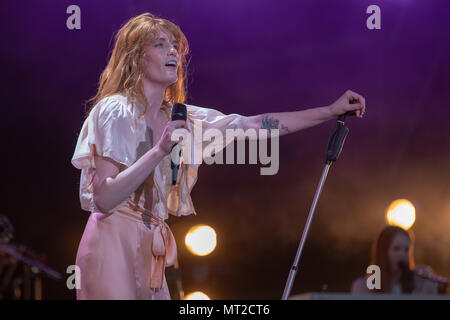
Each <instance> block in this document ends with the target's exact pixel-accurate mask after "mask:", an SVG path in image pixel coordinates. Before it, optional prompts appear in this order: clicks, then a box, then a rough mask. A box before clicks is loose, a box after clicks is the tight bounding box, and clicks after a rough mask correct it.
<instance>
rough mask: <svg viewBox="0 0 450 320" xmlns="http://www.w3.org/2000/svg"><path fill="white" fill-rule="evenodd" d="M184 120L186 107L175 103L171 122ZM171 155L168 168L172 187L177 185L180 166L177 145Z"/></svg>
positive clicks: (179, 154)
mask: <svg viewBox="0 0 450 320" xmlns="http://www.w3.org/2000/svg"><path fill="white" fill-rule="evenodd" d="M186 119H187V109H186V105H184V104H182V103H175V104H174V105H173V108H172V116H171V120H172V121H175V120H185V121H186ZM176 128H179V127H176ZM171 155H172V156H171V163H170V167H171V169H172V185H173V186H174V185H176V184H177V177H178V170H179V168H180V165H181V163H180V159H181V147H180V145H179V144H178V143H177V144H176V145H174V146H173V147H172V151H171Z"/></svg>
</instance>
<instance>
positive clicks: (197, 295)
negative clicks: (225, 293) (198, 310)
mask: <svg viewBox="0 0 450 320" xmlns="http://www.w3.org/2000/svg"><path fill="white" fill-rule="evenodd" d="M183 300H211V299H210V298H209V297H208V296H207V295H206V294H204V293H203V292H201V291H195V292H191V293H189V294H188V295H187V296H185V297H184V298H183Z"/></svg>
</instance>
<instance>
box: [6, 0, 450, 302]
mask: <svg viewBox="0 0 450 320" xmlns="http://www.w3.org/2000/svg"><path fill="white" fill-rule="evenodd" d="M372 4H376V5H378V6H379V7H380V9H381V29H379V30H369V29H368V28H367V27H366V20H367V18H368V17H369V14H367V13H366V9H367V7H368V6H370V5H372ZM70 5H78V6H79V7H80V9H81V29H79V30H76V29H74V30H69V29H68V28H67V27H66V20H67V18H68V16H69V14H67V13H66V9H67V7H68V6H70ZM0 12H1V18H0V25H1V27H0V30H1V32H2V50H1V57H2V59H1V64H2V65H1V70H2V72H1V74H2V77H1V81H2V84H1V88H2V96H1V99H2V105H3V110H4V113H3V116H2V121H1V122H2V125H1V131H2V157H1V159H2V160H1V161H2V168H3V169H2V177H3V178H2V184H1V185H2V187H1V188H2V193H1V194H2V201H1V211H0V214H2V215H6V216H8V217H9V218H10V220H11V222H12V223H13V225H14V226H15V229H16V232H15V238H14V240H13V241H15V242H17V243H22V244H24V245H26V246H28V247H30V248H33V249H34V250H36V251H37V252H41V253H43V254H45V255H46V256H47V265H48V266H50V267H51V268H53V269H56V270H57V271H58V272H61V273H63V274H64V275H65V277H66V274H65V272H66V268H67V266H69V265H71V264H74V263H75V256H76V250H77V246H78V243H79V240H80V238H81V235H82V232H83V229H84V226H85V223H86V221H87V219H88V216H89V214H88V213H87V212H83V211H82V210H81V209H80V204H79V199H78V184H79V171H78V170H76V169H75V168H74V167H72V166H71V164H70V159H71V157H72V154H73V151H74V148H75V143H76V139H77V135H78V133H79V131H80V128H81V125H82V122H83V119H84V103H85V102H86V100H88V99H89V98H91V97H92V96H93V95H94V94H95V93H96V89H97V84H98V79H99V76H100V73H101V72H102V70H103V69H104V67H105V66H106V63H107V60H108V57H109V53H110V51H111V49H112V46H113V39H114V38H113V37H114V33H115V32H116V31H117V30H118V29H119V28H120V26H121V25H123V24H124V23H125V22H126V21H127V20H128V19H130V18H131V17H134V16H136V15H139V14H141V13H144V12H151V13H153V14H156V15H157V16H159V17H162V18H165V19H168V20H170V21H172V22H174V23H175V24H177V25H178V26H180V28H181V29H182V30H183V32H184V33H185V35H186V37H187V39H188V41H189V44H190V63H189V69H188V70H189V77H188V83H189V92H188V100H187V101H186V103H188V104H193V105H197V106H203V107H209V108H215V109H218V110H220V111H222V112H223V113H226V114H229V113H239V114H242V115H255V114H260V113H265V112H283V111H295V110H302V109H306V108H310V107H317V106H325V105H329V104H331V103H332V102H334V101H335V100H336V99H337V98H338V97H339V96H341V95H342V94H343V93H344V92H345V90H347V89H351V90H354V91H356V92H358V93H360V94H362V95H363V96H364V97H365V98H366V102H367V110H366V114H365V116H364V118H363V119H359V118H349V119H348V121H347V122H346V124H347V126H348V127H349V129H350V133H349V135H348V137H347V140H346V143H345V145H344V148H343V151H342V154H341V156H340V158H339V160H338V161H337V162H336V163H335V164H334V165H333V166H332V167H331V170H330V173H329V175H328V178H327V181H326V184H325V187H324V189H323V192H322V195H321V197H320V200H319V204H318V206H317V210H316V214H315V217H314V220H313V223H312V226H311V230H310V234H309V237H308V240H307V243H306V246H305V250H304V253H303V257H302V260H301V265H300V269H299V272H298V275H297V278H296V282H295V285H294V288H293V291H292V293H300V292H308V291H319V290H320V288H321V287H322V286H323V285H325V284H326V285H327V286H328V290H329V291H331V292H343V291H344V292H345V291H347V292H348V291H349V289H350V285H351V282H352V281H353V280H354V279H355V278H356V277H358V276H361V275H363V274H364V273H365V270H366V267H367V265H368V264H369V255H370V245H371V242H372V240H373V239H374V238H375V237H376V235H377V234H378V232H379V231H380V230H381V229H382V228H383V227H384V225H385V223H386V222H385V217H384V214H385V210H386V208H387V206H388V205H389V204H390V202H391V201H393V200H395V199H397V198H406V199H409V200H410V201H412V202H413V204H414V205H415V207H416V214H417V219H416V222H415V225H414V226H413V231H414V233H415V236H416V263H421V264H422V263H423V264H428V265H430V266H432V267H433V269H434V270H435V271H436V272H437V273H439V274H441V275H444V276H447V277H449V276H450V253H449V251H448V248H449V247H450V232H449V229H450V168H449V165H450V120H449V119H450V90H449V88H450V3H449V2H448V1H446V0H430V1H424V0H383V1H381V0H378V1H366V0H339V1H338V0H308V1H298V0H297V1H275V0H273V1H266V0H258V1H256V0H251V1H249V0H245V1H243V0H240V1H238V0H230V1H225V2H221V1H206V0H195V1H187V0H180V1H175V0H165V1H162V0H161V1H137V0H136V1H132V0H128V1H125V0H123V1H106V0H105V1H99V0H97V1H79V0H77V1H66V0H59V1H56V0H54V1H49V0H41V1H23V0H14V1H13V0H7V1H2V2H1V4H0ZM334 125H335V121H334V120H333V121H329V122H326V123H323V124H320V125H318V126H316V127H313V128H309V129H306V130H303V131H300V132H297V133H294V134H291V135H288V136H283V137H281V138H280V168H279V171H278V173H277V174H276V175H273V176H261V175H260V167H261V165H259V164H258V165H248V164H247V165H206V164H203V165H202V166H201V167H200V170H199V180H198V182H197V184H196V186H195V187H194V190H193V192H192V197H193V200H194V205H195V208H196V211H197V212H198V215H197V216H190V217H186V218H181V219H171V224H172V229H173V232H174V234H175V237H176V240H177V245H178V249H179V261H180V266H181V276H182V281H183V286H184V290H185V292H190V291H194V290H201V291H204V292H207V293H209V295H210V296H211V297H213V298H215V299H253V298H254V299H279V298H280V297H281V294H282V292H283V288H284V285H285V282H286V279H287V276H288V271H289V268H290V266H291V263H292V262H293V259H294V256H295V252H296V249H297V245H298V241H299V240H300V236H301V233H302V230H303V227H304V225H305V222H306V217H307V214H308V211H309V208H310V205H311V203H312V199H313V196H314V192H315V189H316V187H317V184H318V181H319V178H320V174H321V172H322V168H323V166H324V159H323V157H324V151H325V145H326V142H327V139H328V135H329V133H330V132H331V130H332V129H333V128H334ZM197 223H205V224H209V225H211V226H213V227H214V228H215V229H216V232H217V233H218V246H217V248H216V250H215V251H214V252H213V253H212V254H211V255H210V256H207V257H203V258H199V257H193V256H192V255H191V254H190V253H188V252H187V250H186V249H185V247H184V235H185V233H186V231H187V230H188V228H189V227H190V226H192V225H193V224H197ZM44 298H47V299H74V298H75V292H74V291H73V290H72V291H71V290H68V289H67V287H66V283H65V280H64V281H60V282H56V281H52V280H45V281H44Z"/></svg>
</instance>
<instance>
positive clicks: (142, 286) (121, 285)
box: [76, 212, 176, 300]
mask: <svg viewBox="0 0 450 320" xmlns="http://www.w3.org/2000/svg"><path fill="white" fill-rule="evenodd" d="M154 229H155V226H154V225H151V224H149V223H144V222H143V221H139V220H138V219H135V218H130V217H129V216H126V215H122V214H119V213H117V212H115V213H112V214H103V213H100V212H93V213H91V215H90V216H89V219H88V222H87V224H86V227H85V230H84V232H83V236H82V238H81V241H80V244H79V247H78V251H77V256H76V265H77V266H78V267H79V270H80V285H79V288H78V289H77V290H76V295H77V299H78V300H85V299H88V300H119V299H120V300H170V294H169V290H168V287H167V282H166V279H165V277H164V267H163V270H162V276H161V281H160V283H161V288H156V289H154V288H153V289H152V288H151V286H150V283H151V278H152V274H154V272H155V271H156V270H155V268H157V266H156V265H157V264H156V263H155V259H154V256H153V254H152V245H153V243H152V241H153V239H154V236H153V232H154ZM175 250H176V249H175Z"/></svg>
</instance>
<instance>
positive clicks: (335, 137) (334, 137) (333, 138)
mask: <svg viewBox="0 0 450 320" xmlns="http://www.w3.org/2000/svg"><path fill="white" fill-rule="evenodd" d="M356 102H357V101H356V100H354V99H353V100H352V101H350V103H352V104H353V103H356ZM354 115H356V112H355V111H348V112H346V113H345V114H343V115H340V116H339V118H338V121H337V123H336V127H335V128H334V131H333V132H332V133H331V135H330V136H329V138H328V144H327V150H326V161H325V168H324V169H323V172H322V177H321V178H320V182H319V186H318V187H317V190H316V194H315V196H314V200H313V203H312V205H311V209H310V210H309V215H308V220H307V221H306V225H305V229H304V230H303V234H302V238H301V240H300V245H299V246H298V249H297V254H296V255H295V259H294V264H293V265H292V267H291V270H290V271H289V277H288V279H287V281H286V285H285V287H284V292H283V296H282V298H281V300H287V299H288V298H289V295H290V293H291V289H292V285H293V284H294V280H295V276H296V273H297V270H298V263H299V260H300V257H301V255H302V251H303V246H304V245H305V241H306V237H307V235H308V231H309V227H310V226H311V221H312V218H313V216H314V211H315V210H316V205H317V202H318V200H319V196H320V193H321V192H322V188H323V185H324V183H325V179H326V177H327V174H328V170H329V169H330V166H331V162H333V161H336V160H337V158H338V157H339V154H340V153H341V150H342V147H343V145H344V141H345V138H346V137H347V134H348V131H349V130H348V128H347V127H346V126H345V117H346V116H354Z"/></svg>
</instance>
